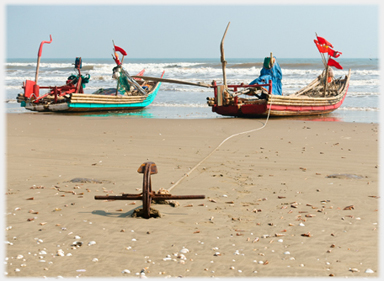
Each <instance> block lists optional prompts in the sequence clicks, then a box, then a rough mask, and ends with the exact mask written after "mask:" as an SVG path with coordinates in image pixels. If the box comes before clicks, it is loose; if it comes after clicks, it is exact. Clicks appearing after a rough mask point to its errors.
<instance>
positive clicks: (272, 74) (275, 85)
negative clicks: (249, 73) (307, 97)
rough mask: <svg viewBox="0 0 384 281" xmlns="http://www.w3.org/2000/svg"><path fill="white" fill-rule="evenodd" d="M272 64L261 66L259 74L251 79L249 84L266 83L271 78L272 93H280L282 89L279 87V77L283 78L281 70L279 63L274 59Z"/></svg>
mask: <svg viewBox="0 0 384 281" xmlns="http://www.w3.org/2000/svg"><path fill="white" fill-rule="evenodd" d="M274 58H275V63H274V64H273V66H272V68H266V67H265V66H263V68H262V69H261V71H260V76H259V77H258V78H256V79H255V80H253V81H252V82H251V83H249V85H254V84H268V83H269V80H272V94H273V95H280V96H281V95H282V94H283V92H282V89H281V79H282V78H283V74H282V72H281V68H280V65H279V64H278V63H277V61H276V57H274Z"/></svg>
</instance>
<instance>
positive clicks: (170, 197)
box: [152, 194, 205, 200]
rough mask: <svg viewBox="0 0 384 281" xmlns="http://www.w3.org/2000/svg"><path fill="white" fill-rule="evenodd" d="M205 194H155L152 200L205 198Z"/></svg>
mask: <svg viewBox="0 0 384 281" xmlns="http://www.w3.org/2000/svg"><path fill="white" fill-rule="evenodd" d="M204 198H205V195H171V194H169V195H168V194H165V195H163V194H162V195H158V194H156V195H153V196H152V200H173V199H175V200H184V199H204Z"/></svg>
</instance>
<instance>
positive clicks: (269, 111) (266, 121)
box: [168, 103, 272, 191]
mask: <svg viewBox="0 0 384 281" xmlns="http://www.w3.org/2000/svg"><path fill="white" fill-rule="evenodd" d="M271 107H272V103H271V104H270V106H269V110H268V115H267V118H266V120H265V123H264V125H263V126H262V127H260V128H256V129H252V130H249V131H245V132H241V133H236V134H233V135H231V136H229V137H227V138H226V139H225V140H223V141H222V142H221V143H220V144H219V145H218V146H217V147H216V148H215V149H214V150H212V151H211V153H209V154H208V155H207V156H206V157H205V158H204V159H203V160H201V161H200V162H199V163H197V164H196V165H195V167H193V168H192V169H191V170H189V172H188V173H186V174H185V175H184V176H182V177H181V178H180V179H179V180H178V181H177V182H175V183H174V184H173V185H172V186H171V187H170V188H168V191H171V190H172V189H173V188H175V187H176V186H177V185H178V184H179V183H180V182H181V181H182V180H183V179H185V178H186V177H188V176H189V175H190V174H191V173H192V172H193V171H194V170H195V169H196V168H197V167H198V166H200V165H201V163H203V162H204V161H205V160H207V159H208V158H209V157H210V156H211V155H212V154H213V153H214V152H215V151H216V150H217V149H218V148H219V147H220V146H222V145H223V144H224V143H225V142H226V141H227V140H229V139H231V138H233V137H236V136H239V135H243V134H247V133H252V132H255V131H258V130H261V129H263V128H265V126H267V123H268V120H269V116H270V113H271Z"/></svg>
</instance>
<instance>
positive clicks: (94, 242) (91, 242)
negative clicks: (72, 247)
mask: <svg viewBox="0 0 384 281" xmlns="http://www.w3.org/2000/svg"><path fill="white" fill-rule="evenodd" d="M95 244H96V241H90V242H89V243H88V246H92V245H95Z"/></svg>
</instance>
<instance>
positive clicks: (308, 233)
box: [301, 231, 312, 237]
mask: <svg viewBox="0 0 384 281" xmlns="http://www.w3.org/2000/svg"><path fill="white" fill-rule="evenodd" d="M301 236H304V237H312V235H311V233H310V232H309V231H308V232H307V233H303V234H301Z"/></svg>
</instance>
